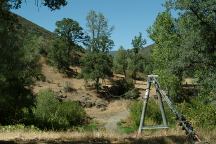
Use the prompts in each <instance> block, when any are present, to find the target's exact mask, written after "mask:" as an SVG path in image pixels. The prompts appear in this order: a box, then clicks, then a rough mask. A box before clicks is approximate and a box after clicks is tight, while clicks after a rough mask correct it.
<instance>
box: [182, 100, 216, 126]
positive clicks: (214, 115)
mask: <svg viewBox="0 0 216 144" xmlns="http://www.w3.org/2000/svg"><path fill="white" fill-rule="evenodd" d="M179 107H180V109H181V111H182V113H183V114H184V115H185V116H186V118H187V119H188V120H190V121H191V122H192V124H193V125H194V126H195V127H200V128H206V129H213V128H215V127H216V107H215V106H214V105H212V104H210V103H203V102H202V100H199V99H198V98H197V99H194V100H192V102H191V103H182V104H180V105H179Z"/></svg>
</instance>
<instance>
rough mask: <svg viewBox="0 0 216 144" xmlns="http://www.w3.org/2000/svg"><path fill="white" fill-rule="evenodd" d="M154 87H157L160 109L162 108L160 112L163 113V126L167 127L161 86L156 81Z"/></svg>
mask: <svg viewBox="0 0 216 144" xmlns="http://www.w3.org/2000/svg"><path fill="white" fill-rule="evenodd" d="M154 85H155V88H156V93H157V96H158V101H159V107H160V111H161V116H162V120H163V125H164V126H167V119H166V115H165V112H164V105H163V101H162V95H161V93H160V90H159V85H158V83H157V81H154Z"/></svg>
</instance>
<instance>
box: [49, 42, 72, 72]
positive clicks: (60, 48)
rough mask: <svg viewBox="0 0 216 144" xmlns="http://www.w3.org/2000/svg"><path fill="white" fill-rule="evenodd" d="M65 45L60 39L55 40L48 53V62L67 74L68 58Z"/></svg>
mask: <svg viewBox="0 0 216 144" xmlns="http://www.w3.org/2000/svg"><path fill="white" fill-rule="evenodd" d="M67 50H68V47H67V44H66V42H65V41H64V40H63V39H61V38H57V39H56V40H55V41H54V44H53V47H52V48H51V49H50V50H49V52H48V58H49V62H50V63H51V64H52V65H53V66H55V67H56V68H57V69H58V70H60V71H61V72H65V73H66V72H67V70H68V68H69V66H70V57H68V56H67Z"/></svg>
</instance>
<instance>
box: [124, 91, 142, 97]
mask: <svg viewBox="0 0 216 144" xmlns="http://www.w3.org/2000/svg"><path fill="white" fill-rule="evenodd" d="M138 97H139V90H138V89H132V90H130V91H128V92H126V93H125V94H124V98H128V99H136V98H138Z"/></svg>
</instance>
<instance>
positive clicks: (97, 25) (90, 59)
mask: <svg viewBox="0 0 216 144" xmlns="http://www.w3.org/2000/svg"><path fill="white" fill-rule="evenodd" d="M87 27H88V30H89V33H90V34H89V35H90V38H89V41H88V43H87V53H86V55H85V56H84V58H83V60H82V74H83V76H84V78H85V79H86V80H88V79H92V80H94V81H95V87H96V89H97V92H98V91H99V88H100V83H99V80H100V78H102V79H104V78H105V77H106V76H110V75H111V74H112V72H111V69H112V58H111V56H110V55H109V50H110V49H111V48H112V46H113V41H112V40H111V39H110V37H111V31H112V27H111V28H109V26H108V21H107V19H106V18H105V17H104V15H103V14H101V13H98V14H97V13H96V12H95V11H90V12H89V14H88V16H87Z"/></svg>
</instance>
